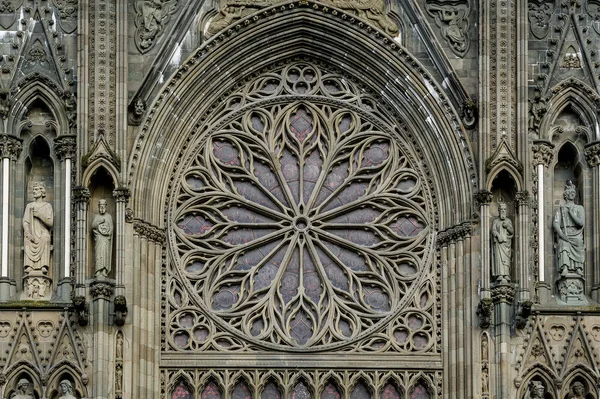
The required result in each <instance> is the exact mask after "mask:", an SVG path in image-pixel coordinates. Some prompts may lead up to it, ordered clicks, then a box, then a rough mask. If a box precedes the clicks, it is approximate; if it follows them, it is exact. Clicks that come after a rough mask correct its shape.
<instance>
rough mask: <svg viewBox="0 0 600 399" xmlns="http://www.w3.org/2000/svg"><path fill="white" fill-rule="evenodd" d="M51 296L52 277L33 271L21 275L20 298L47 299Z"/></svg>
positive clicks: (27, 299)
mask: <svg viewBox="0 0 600 399" xmlns="http://www.w3.org/2000/svg"><path fill="white" fill-rule="evenodd" d="M51 298H52V279H51V278H50V277H48V276H44V275H37V274H33V273H32V274H29V275H27V276H25V277H23V293H22V294H21V299H22V300H26V301H49V300H50V299H51Z"/></svg>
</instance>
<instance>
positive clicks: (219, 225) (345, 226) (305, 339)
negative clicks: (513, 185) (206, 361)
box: [170, 62, 435, 352]
mask: <svg viewBox="0 0 600 399" xmlns="http://www.w3.org/2000/svg"><path fill="white" fill-rule="evenodd" d="M225 104H226V105H225V106H224V107H223V108H224V109H222V110H217V111H216V112H215V114H216V115H226V116H225V117H224V118H222V119H221V121H220V122H218V123H217V124H216V126H215V128H213V130H212V131H210V132H209V133H208V134H206V135H205V136H204V137H203V138H202V139H201V140H200V141H199V142H198V146H197V147H196V149H195V150H194V151H193V152H190V153H189V155H188V160H187V162H186V165H187V166H186V170H184V171H182V172H181V175H180V176H181V177H180V179H179V183H178V189H177V192H178V196H177V201H176V203H174V204H173V210H172V214H171V216H170V217H171V218H172V220H173V221H174V222H175V227H174V228H173V229H172V230H171V231H170V238H171V243H172V249H173V252H174V256H175V258H176V260H177V262H178V264H179V267H180V273H181V276H182V277H183V278H184V279H185V280H187V283H188V284H187V286H188V289H189V290H190V291H191V293H192V296H193V297H194V298H195V300H196V302H197V303H198V304H200V305H201V307H203V308H204V309H207V311H208V312H212V313H214V314H216V315H217V316H218V319H220V320H221V322H225V323H226V324H227V325H228V327H229V328H233V329H234V330H236V331H237V333H238V334H240V333H241V335H242V336H244V338H245V339H250V341H254V342H257V341H260V342H261V343H263V344H267V345H268V346H271V345H275V347H282V346H283V347H288V348H294V347H303V348H308V347H315V348H319V347H323V346H327V345H331V344H343V343H344V342H349V341H352V340H355V339H356V338H358V337H361V336H365V334H366V333H368V332H372V331H373V329H375V328H377V327H379V326H382V325H383V324H384V323H385V322H386V321H387V322H389V320H390V318H391V317H393V316H394V315H396V314H398V312H399V311H400V310H401V309H402V308H404V307H405V306H407V304H408V302H409V300H410V298H411V297H412V295H414V293H415V290H416V289H417V288H418V287H419V286H420V284H419V283H418V282H419V281H420V280H421V278H422V276H423V275H424V274H425V273H424V271H427V270H425V269H428V267H427V261H428V258H429V256H430V246H431V239H430V236H431V228H430V223H431V222H430V221H429V220H428V217H427V215H428V213H427V210H428V202H427V201H428V200H427V198H428V191H427V188H426V186H424V184H423V182H422V180H421V178H420V173H419V171H418V170H417V169H416V168H415V167H414V165H413V163H412V162H411V159H410V156H408V155H407V154H406V153H405V151H406V150H405V148H403V147H402V146H401V144H400V143H401V142H400V141H399V140H396V137H395V136H394V134H393V133H390V132H389V128H388V127H386V125H385V124H384V123H382V122H381V121H377V120H375V119H374V118H373V117H372V116H370V115H368V114H367V113H365V111H371V112H373V111H375V110H376V108H377V105H376V102H375V101H374V100H373V99H372V98H370V97H368V96H365V95H364V94H362V93H361V91H360V90H359V89H358V87H357V86H355V85H354V84H353V83H351V82H349V81H348V80H346V79H344V78H343V77H341V76H338V75H335V74H331V73H326V72H324V71H322V70H321V68H319V67H317V66H316V65H311V64H308V63H305V62H298V63H294V64H291V65H289V66H287V67H284V68H283V69H282V70H281V71H275V72H269V73H265V74H263V75H262V76H259V77H258V78H257V79H255V80H254V81H253V82H251V83H249V84H248V85H246V86H245V87H244V88H242V89H241V90H240V91H238V92H237V93H234V94H232V95H230V96H229V98H228V100H227V101H226V102H225ZM225 107H227V108H225ZM228 113H229V115H227V114H228ZM411 294H412V295H411ZM420 295H421V298H426V299H424V301H425V302H426V303H427V302H428V300H429V299H428V298H430V296H431V295H432V294H431V293H430V294H420ZM423 295H425V296H423ZM420 300H421V301H423V300H422V299H420ZM186 314H188V313H183V316H181V315H179V316H177V319H173V320H177V322H175V323H174V324H172V328H174V330H173V333H172V340H173V343H174V346H175V347H176V348H178V349H180V350H181V349H191V348H192V347H190V346H189V345H191V342H195V341H197V340H196V337H195V333H194V332H192V330H193V329H190V327H192V325H193V324H194V322H192V321H191V319H190V320H187V321H184V322H182V321H181V320H182V317H183V318H184V319H185V317H186V316H185V315H186ZM398 320H404V321H399V322H397V323H395V324H398V325H397V326H396V327H395V330H394V333H393V334H394V335H397V336H398V339H397V340H396V341H397V342H396V343H397V344H398V345H400V346H402V347H403V348H404V350H407V351H409V352H411V351H421V350H426V349H428V348H430V347H431V345H432V339H433V338H432V337H433V336H434V335H435V334H433V331H432V328H433V322H432V321H431V316H430V315H427V314H423V313H420V311H419V310H417V309H414V310H413V311H412V312H408V313H406V314H405V315H404V316H402V317H401V318H400V319H398ZM190 323H191V324H190ZM392 324H394V323H392ZM395 324H394V325H395ZM207 326H208V324H207ZM207 326H205V327H201V326H200V325H198V328H197V329H199V330H203V331H208V329H209V328H208V327H207ZM425 326H428V327H425ZM192 336H194V337H193V338H192ZM398 340H399V341H398ZM202 342H203V341H202ZM202 342H198V344H199V345H200V346H201V345H202ZM194 347H196V348H197V347H198V346H194Z"/></svg>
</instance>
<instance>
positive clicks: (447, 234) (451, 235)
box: [437, 222, 473, 247]
mask: <svg viewBox="0 0 600 399" xmlns="http://www.w3.org/2000/svg"><path fill="white" fill-rule="evenodd" d="M472 230H473V228H472V226H471V222H463V223H460V224H457V225H455V226H452V227H450V228H448V229H446V230H443V231H440V232H439V233H438V237H437V245H438V246H440V247H444V246H447V245H448V244H450V243H453V242H457V241H460V240H464V239H465V238H467V237H469V236H470V235H471V233H472Z"/></svg>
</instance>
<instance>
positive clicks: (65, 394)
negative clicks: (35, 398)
mask: <svg viewBox="0 0 600 399" xmlns="http://www.w3.org/2000/svg"><path fill="white" fill-rule="evenodd" d="M59 386H60V393H61V396H59V398H58V399H77V398H75V396H74V395H73V384H71V381H69V380H62V381H61V382H60V384H59Z"/></svg>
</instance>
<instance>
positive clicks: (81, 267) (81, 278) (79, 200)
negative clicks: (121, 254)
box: [73, 186, 91, 296]
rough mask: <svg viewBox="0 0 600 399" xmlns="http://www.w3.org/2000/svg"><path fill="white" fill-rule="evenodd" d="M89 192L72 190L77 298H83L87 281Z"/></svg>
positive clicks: (75, 188) (83, 189) (78, 187)
mask: <svg viewBox="0 0 600 399" xmlns="http://www.w3.org/2000/svg"><path fill="white" fill-rule="evenodd" d="M90 195H91V194H90V190H89V189H88V188H87V187H83V186H77V187H74V188H73V202H74V203H75V212H76V213H77V214H76V215H75V217H76V218H77V222H76V226H75V229H76V230H75V276H73V277H74V280H75V290H76V295H77V296H85V284H84V282H85V280H86V279H87V277H88V276H87V272H88V270H87V211H88V206H89V203H90Z"/></svg>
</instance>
